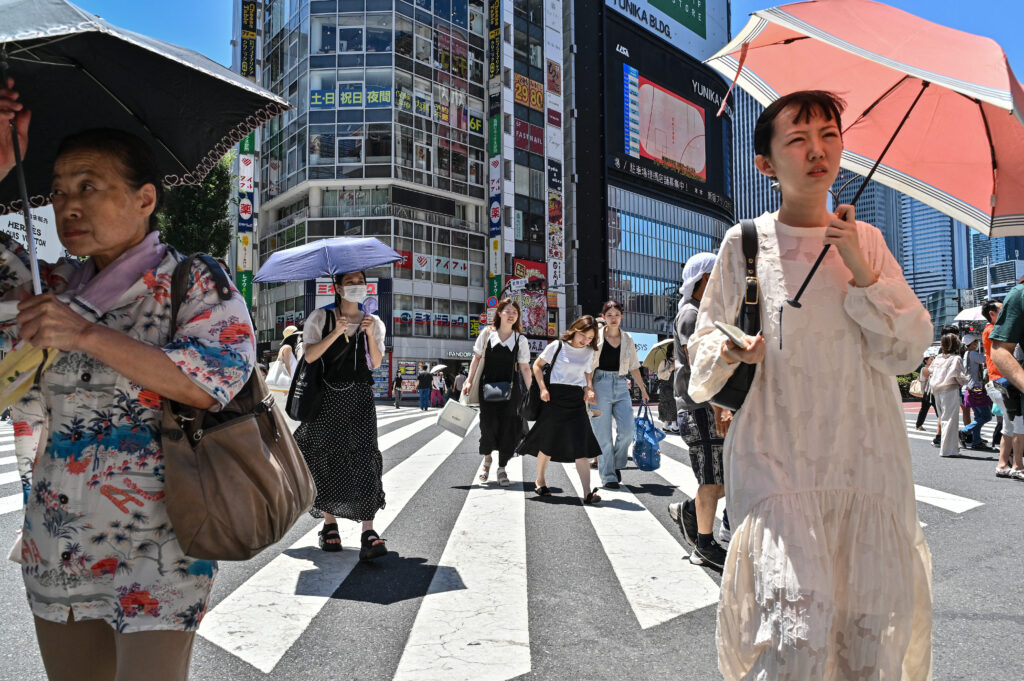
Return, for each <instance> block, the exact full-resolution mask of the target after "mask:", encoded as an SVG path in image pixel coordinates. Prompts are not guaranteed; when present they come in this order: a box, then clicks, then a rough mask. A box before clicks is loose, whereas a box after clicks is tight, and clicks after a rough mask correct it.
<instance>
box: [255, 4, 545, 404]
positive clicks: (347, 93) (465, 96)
mask: <svg viewBox="0 0 1024 681" xmlns="http://www.w3.org/2000/svg"><path fill="white" fill-rule="evenodd" d="M235 4H236V8H239V10H240V11H241V10H243V9H244V8H245V7H246V6H250V5H251V6H253V7H254V8H255V7H256V6H257V3H255V2H249V0H235ZM531 4H535V5H537V6H538V7H540V6H541V2H540V0H536V2H534V3H531ZM517 6H518V3H517ZM259 7H260V8H261V12H260V14H259V20H258V26H257V31H256V35H255V36H254V37H255V38H256V39H257V40H255V41H254V42H253V44H255V45H258V47H257V48H256V54H255V61H256V62H257V63H259V64H260V67H261V68H260V74H259V80H260V83H261V84H262V85H263V86H264V87H266V88H268V89H270V90H272V91H273V92H275V93H277V94H279V95H281V96H282V97H284V98H286V99H288V101H289V102H290V103H291V104H292V106H293V107H294V108H293V109H292V110H291V111H289V112H287V113H286V114H284V115H282V116H279V117H278V118H276V119H274V120H273V121H271V122H270V123H269V124H268V125H266V126H264V127H263V128H262V131H261V134H260V158H259V170H258V173H257V174H256V178H255V179H256V184H257V186H256V194H257V195H258V218H257V227H256V233H255V240H256V255H255V258H256V262H257V265H258V264H262V263H263V262H265V261H266V259H267V257H269V255H270V254H271V253H273V252H274V251H277V250H280V249H283V248H289V247H292V246H298V245H301V244H304V243H307V242H308V241H312V240H315V239H320V238H324V237H334V236H373V237H376V238H378V239H380V240H381V241H383V242H385V243H387V244H389V245H391V246H392V247H393V248H394V249H395V250H397V251H398V252H399V254H401V255H402V260H401V261H400V262H398V263H395V264H394V265H387V266H384V267H378V268H374V269H373V270H370V271H368V272H366V275H367V277H368V279H369V280H370V284H371V290H372V291H373V293H374V294H375V296H374V297H373V304H376V306H377V309H378V314H379V315H380V316H381V317H382V319H383V320H384V322H385V325H386V327H387V338H386V345H387V353H386V354H385V359H384V364H383V365H382V367H381V369H379V370H378V371H377V372H376V373H377V388H378V394H383V393H386V391H387V385H388V383H389V380H388V379H389V378H390V377H391V376H393V375H395V373H404V374H409V373H414V372H415V365H416V363H417V362H430V363H437V362H443V363H445V364H447V365H448V366H449V367H452V368H458V367H459V366H461V365H463V364H464V363H465V362H466V361H467V359H468V358H469V357H470V356H471V348H472V339H473V337H474V336H475V334H476V332H477V331H478V329H479V325H480V323H481V321H480V320H481V315H483V314H484V312H485V303H486V300H487V294H488V278H487V275H488V272H487V267H488V254H489V252H490V249H489V248H488V246H489V244H488V241H487V239H488V232H487V174H486V173H487V171H486V168H487V161H488V158H487V156H488V153H487V152H488V149H487V143H486V134H487V132H486V121H487V113H488V95H487V92H486V90H485V85H486V83H487V81H486V75H485V74H486V72H487V70H488V68H489V66H490V68H491V69H492V70H493V69H494V68H496V67H497V65H495V64H490V65H489V64H488V60H487V58H486V55H487V50H488V47H487V43H488V26H487V17H486V15H485V7H484V0H436V1H435V2H431V1H430V0H416V1H415V2H405V1H404V0H311V2H303V3H299V2H295V0H269V1H267V2H264V3H262V4H261V5H259ZM511 11H512V10H511V7H509V14H511ZM508 23H511V17H509V18H508ZM506 28H507V27H506ZM504 35H505V37H506V39H507V40H511V38H512V34H511V32H509V31H506V32H505V34H504ZM239 37H240V36H238V35H236V39H238V38H239ZM243 42H244V41H243ZM243 47H244V46H243ZM530 47H531V46H527V51H528V52H529V49H530ZM533 49H536V46H535V45H533ZM243 56H245V55H244V54H243ZM249 58H252V55H249ZM534 63H536V60H534ZM541 64H542V62H541ZM492 122H494V121H493V120H492ZM497 122H498V125H499V126H500V119H498V121H497ZM499 130H500V128H499ZM506 176H507V177H509V179H511V177H512V176H511V174H510V173H506ZM497 265H498V267H499V271H498V274H499V275H500V273H501V272H500V265H501V263H500V262H498V263H497ZM332 300H333V288H332V284H331V281H330V280H329V279H321V280H317V281H308V282H291V283H284V284H272V285H267V286H261V287H260V288H259V289H258V291H257V305H256V311H255V321H256V328H257V333H258V343H259V345H258V348H259V350H260V353H261V357H263V358H265V357H266V356H267V354H269V353H272V352H273V351H274V350H276V347H277V344H278V342H279V341H280V337H281V331H282V329H283V327H284V326H286V325H288V324H293V323H301V321H302V320H303V319H304V318H305V317H306V316H308V315H309V314H310V313H311V312H312V310H313V309H315V308H316V307H319V306H321V305H323V304H326V303H328V302H331V301H332Z"/></svg>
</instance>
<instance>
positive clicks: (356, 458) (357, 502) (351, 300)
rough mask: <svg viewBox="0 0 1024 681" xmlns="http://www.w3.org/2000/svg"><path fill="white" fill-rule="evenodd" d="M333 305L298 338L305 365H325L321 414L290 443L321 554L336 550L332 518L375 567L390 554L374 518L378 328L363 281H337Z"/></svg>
mask: <svg viewBox="0 0 1024 681" xmlns="http://www.w3.org/2000/svg"><path fill="white" fill-rule="evenodd" d="M335 291H336V293H335V294H334V296H335V300H334V303H333V304H331V305H328V306H327V307H321V308H318V309H316V310H314V311H313V313H312V314H311V315H309V318H308V319H307V320H306V324H305V326H304V327H303V328H304V334H303V336H304V337H303V344H304V347H305V354H304V355H303V358H304V359H305V360H306V362H307V363H312V362H315V361H317V360H318V359H321V358H322V359H323V361H324V372H323V376H322V378H321V380H320V383H321V386H320V390H321V391H322V402H321V405H320V409H319V411H318V412H317V413H316V414H315V415H314V416H313V418H312V419H311V420H309V421H303V422H302V424H301V425H300V426H299V427H298V428H297V429H296V430H295V441H296V442H297V443H298V445H299V449H301V450H302V455H303V457H305V459H306V464H307V465H308V466H309V472H310V473H311V474H312V475H313V480H314V482H316V499H315V500H314V501H313V507H312V508H311V509H310V511H309V514H310V515H311V516H313V517H314V518H323V519H324V526H323V529H322V530H321V531H320V542H319V543H320V548H321V549H322V550H324V551H327V552H336V551H341V550H342V546H341V534H340V533H339V532H338V518H345V519H347V520H354V521H355V522H357V523H361V524H362V529H363V532H362V535H361V536H360V540H359V544H360V546H359V559H360V560H373V559H375V558H380V557H381V556H384V555H386V554H387V552H388V550H387V547H386V546H385V544H384V540H383V539H381V537H380V535H379V534H377V531H376V530H374V529H373V519H374V516H376V514H377V511H379V510H380V509H382V508H384V484H383V480H382V477H383V474H384V462H383V459H382V457H381V453H380V448H379V447H378V445H377V409H376V406H375V404H374V399H373V370H374V369H376V368H377V367H379V366H380V364H381V361H382V359H383V357H384V335H385V328H384V322H383V321H382V320H381V319H380V317H378V316H377V315H374V314H365V313H364V312H363V310H362V307H361V305H362V302H363V301H364V300H366V276H365V275H364V274H363V273H362V272H348V273H346V274H342V275H337V276H336V277H335Z"/></svg>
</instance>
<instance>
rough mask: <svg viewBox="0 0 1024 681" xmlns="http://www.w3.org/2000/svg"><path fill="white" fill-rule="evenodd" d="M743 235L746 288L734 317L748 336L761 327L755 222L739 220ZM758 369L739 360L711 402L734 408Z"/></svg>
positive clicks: (741, 400)
mask: <svg viewBox="0 0 1024 681" xmlns="http://www.w3.org/2000/svg"><path fill="white" fill-rule="evenodd" d="M740 229H741V230H742V235H743V259H744V260H745V261H746V266H747V274H746V288H745V291H744V294H743V304H741V305H740V311H739V314H738V315H737V316H736V326H738V327H739V328H741V329H743V333H745V334H747V335H748V336H754V335H757V333H758V332H759V331H760V330H761V290H760V287H759V286H758V282H757V225H755V224H754V221H753V220H744V221H742V222H741V223H740ZM756 372H757V365H756V364H746V363H744V362H741V363H740V365H739V366H738V367H736V371H734V372H733V374H732V376H730V377H729V380H728V381H727V382H726V384H725V385H724V386H722V389H721V390H719V391H718V392H717V393H716V394H715V396H714V397H712V398H711V404H713V405H715V406H716V407H721V408H722V409H729V410H731V411H736V410H738V409H739V408H740V407H742V406H743V401H744V400H745V399H747V393H748V392H750V386H751V384H752V383H753V382H754V374H755V373H756Z"/></svg>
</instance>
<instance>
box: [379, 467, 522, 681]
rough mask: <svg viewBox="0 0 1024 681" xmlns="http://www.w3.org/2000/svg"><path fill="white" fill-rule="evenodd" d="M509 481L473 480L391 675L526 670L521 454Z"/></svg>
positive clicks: (432, 679)
mask: <svg viewBox="0 0 1024 681" xmlns="http://www.w3.org/2000/svg"><path fill="white" fill-rule="evenodd" d="M505 470H506V471H507V473H508V475H509V477H510V478H511V479H512V480H515V481H517V482H514V483H513V484H512V485H511V486H510V487H508V488H502V487H498V486H497V484H496V483H493V482H492V483H489V484H488V485H487V486H481V485H479V484H476V485H473V487H471V488H470V490H469V495H468V496H467V497H466V503H465V504H464V505H463V507H462V512H461V513H460V514H459V518H458V520H457V521H456V522H455V527H454V528H452V533H451V536H450V537H449V539H448V544H447V545H446V546H445V549H444V554H443V555H442V556H441V559H440V560H439V561H438V569H437V572H435V573H434V579H433V580H432V581H431V583H430V589H429V591H428V592H427V595H426V597H425V598H424V599H423V604H422V605H421V606H420V609H419V612H418V613H417V615H416V621H415V623H414V624H413V627H412V631H411V632H410V634H409V640H408V642H407V643H406V645H405V649H404V651H403V653H402V658H401V660H400V661H399V663H398V669H397V671H396V672H395V677H394V681H504V680H505V679H512V678H515V677H517V676H521V675H523V674H526V673H528V672H529V671H530V622H529V611H528V605H527V584H526V497H525V495H524V493H523V484H522V482H519V481H521V480H522V477H523V460H522V458H521V457H517V458H514V459H512V460H511V461H510V462H509V464H508V466H506V468H505Z"/></svg>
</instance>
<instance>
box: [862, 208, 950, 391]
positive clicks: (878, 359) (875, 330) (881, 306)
mask: <svg viewBox="0 0 1024 681" xmlns="http://www.w3.org/2000/svg"><path fill="white" fill-rule="evenodd" d="M858 225H859V226H860V240H861V244H862V245H861V248H863V249H864V252H865V254H866V255H867V258H868V261H869V264H870V265H871V268H872V269H873V270H874V271H876V272H878V273H879V275H878V281H876V282H875V283H874V284H872V285H871V286H866V287H864V288H858V287H856V286H853V285H852V284H851V285H850V287H849V290H848V291H847V294H846V302H845V303H844V305H843V307H844V309H845V310H846V314H847V315H849V316H850V318H851V319H852V320H853V321H854V322H856V323H857V325H858V326H860V329H861V338H862V342H863V343H864V357H865V358H866V359H867V361H868V363H869V364H870V365H871V366H872V367H874V368H875V369H876V370H878V371H880V372H881V373H883V374H888V375H890V376H895V375H898V374H905V373H908V372H911V371H913V370H914V369H916V368H917V366H918V365H919V364H920V363H921V353H922V352H924V349H925V348H927V347H928V346H929V345H930V344H931V342H932V323H931V318H930V317H929V316H928V312H927V311H926V310H925V309H924V305H922V304H921V301H920V300H918V299H917V296H916V295H915V294H914V291H913V290H912V289H911V288H910V286H909V285H908V284H907V281H906V279H904V278H903V270H901V269H900V266H899V264H898V263H897V262H896V259H895V258H893V257H892V253H890V252H889V249H888V247H887V246H886V245H885V240H884V239H883V237H882V233H881V232H879V231H878V229H876V228H875V227H873V226H871V225H869V224H867V223H858Z"/></svg>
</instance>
